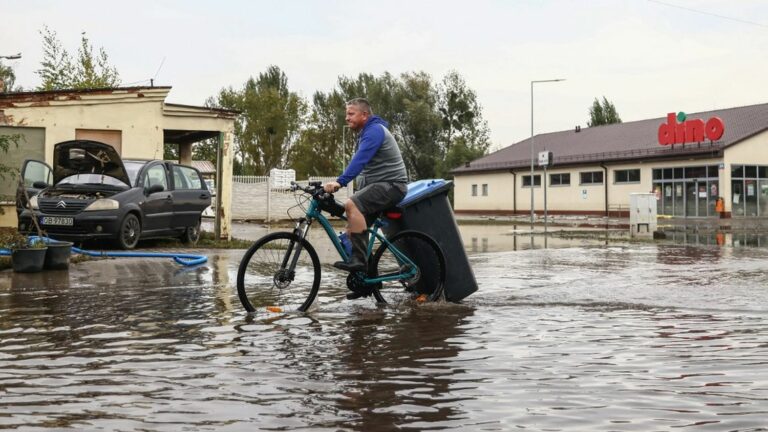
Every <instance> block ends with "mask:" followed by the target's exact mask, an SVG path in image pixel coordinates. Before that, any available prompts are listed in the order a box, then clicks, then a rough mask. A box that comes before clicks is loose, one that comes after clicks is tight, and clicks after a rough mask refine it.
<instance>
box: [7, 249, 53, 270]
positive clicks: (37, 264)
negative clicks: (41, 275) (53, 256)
mask: <svg viewBox="0 0 768 432" xmlns="http://www.w3.org/2000/svg"><path fill="white" fill-rule="evenodd" d="M45 252H46V248H35V249H14V250H13V251H11V264H13V271H15V272H17V273H35V272H39V271H42V270H43V264H45Z"/></svg>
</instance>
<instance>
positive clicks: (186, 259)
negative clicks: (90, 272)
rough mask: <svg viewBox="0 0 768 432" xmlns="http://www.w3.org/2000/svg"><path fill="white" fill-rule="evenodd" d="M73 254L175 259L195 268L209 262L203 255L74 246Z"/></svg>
mask: <svg viewBox="0 0 768 432" xmlns="http://www.w3.org/2000/svg"><path fill="white" fill-rule="evenodd" d="M72 252H75V253H79V254H82V255H88V256H92V257H112V258H127V257H131V258H173V259H174V261H176V262H177V263H179V264H181V265H184V266H195V265H198V264H203V263H205V262H207V261H208V257H207V256H203V255H191V254H180V253H163V252H105V251H89V250H84V249H80V248H77V247H74V246H72Z"/></svg>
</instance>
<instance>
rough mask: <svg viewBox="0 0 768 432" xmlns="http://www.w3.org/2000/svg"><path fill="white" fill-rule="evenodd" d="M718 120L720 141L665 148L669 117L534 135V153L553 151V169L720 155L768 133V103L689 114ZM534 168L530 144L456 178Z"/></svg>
mask: <svg viewBox="0 0 768 432" xmlns="http://www.w3.org/2000/svg"><path fill="white" fill-rule="evenodd" d="M711 117H720V118H721V119H722V120H723V122H724V123H725V133H724V134H723V136H722V138H721V139H720V140H719V141H715V142H704V143H700V144H699V143H696V144H684V145H683V144H676V145H674V146H662V145H660V144H659V142H658V129H659V125H661V124H662V123H666V121H667V119H666V116H665V117H659V118H653V119H648V120H640V121H634V122H627V123H619V124H612V125H604V126H596V127H590V128H582V129H581V130H580V131H578V132H577V131H576V130H567V131H561V132H552V133H544V134H540V135H536V136H535V137H534V147H535V148H534V153H535V154H538V153H539V152H541V151H551V152H553V154H554V164H555V165H576V164H594V163H599V162H606V161H629V160H646V159H656V158H675V157H679V156H681V155H686V156H688V155H702V156H703V155H707V154H710V155H713V154H714V155H719V154H720V152H721V151H722V149H723V148H725V147H728V146H732V145H734V144H736V143H738V142H740V141H743V140H745V139H747V138H749V137H751V136H753V135H756V134H758V133H760V132H763V131H765V130H766V129H768V103H766V104H759V105H748V106H742V107H736V108H728V109H719V110H713V111H703V112H697V113H691V114H688V118H689V119H696V118H700V119H703V120H704V121H707V119H709V118H711ZM530 166H531V139H530V138H528V139H525V140H523V141H520V142H518V143H515V144H512V145H510V146H509V147H505V148H503V149H501V150H499V151H497V152H494V153H491V154H489V155H487V156H485V157H482V158H480V159H476V160H474V161H472V162H470V163H467V164H466V165H464V166H462V167H458V168H455V169H453V170H452V171H451V172H452V173H454V174H464V173H472V172H481V171H504V170H510V169H519V168H525V167H530Z"/></svg>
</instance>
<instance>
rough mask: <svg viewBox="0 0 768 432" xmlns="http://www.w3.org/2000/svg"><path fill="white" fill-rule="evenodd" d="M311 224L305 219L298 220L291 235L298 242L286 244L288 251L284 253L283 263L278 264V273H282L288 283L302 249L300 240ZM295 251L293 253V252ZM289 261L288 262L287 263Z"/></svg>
mask: <svg viewBox="0 0 768 432" xmlns="http://www.w3.org/2000/svg"><path fill="white" fill-rule="evenodd" d="M310 223H311V222H309V221H307V220H306V219H300V220H299V221H298V222H297V223H296V227H295V228H294V229H293V234H295V235H296V237H298V241H294V240H291V242H290V243H289V244H288V250H287V251H285V256H284V257H283V262H282V263H281V264H280V271H281V272H282V273H283V275H284V278H285V279H286V280H288V281H293V278H294V276H295V273H294V271H295V270H296V263H298V262H299V255H301V250H302V249H303V243H302V240H304V238H305V237H306V236H307V232H308V231H309V225H310ZM294 249H295V252H294ZM289 261H290V262H289Z"/></svg>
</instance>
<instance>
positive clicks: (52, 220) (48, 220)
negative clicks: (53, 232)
mask: <svg viewBox="0 0 768 432" xmlns="http://www.w3.org/2000/svg"><path fill="white" fill-rule="evenodd" d="M73 222H74V220H73V218H71V217H57V216H43V217H41V218H40V223H41V224H43V225H67V226H72V224H73Z"/></svg>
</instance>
